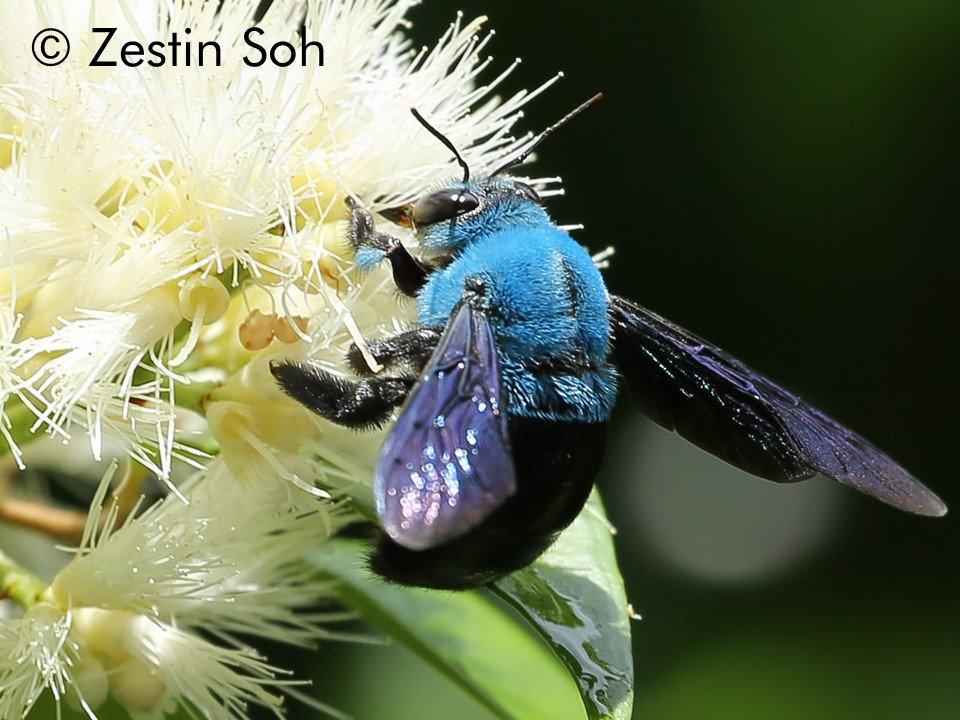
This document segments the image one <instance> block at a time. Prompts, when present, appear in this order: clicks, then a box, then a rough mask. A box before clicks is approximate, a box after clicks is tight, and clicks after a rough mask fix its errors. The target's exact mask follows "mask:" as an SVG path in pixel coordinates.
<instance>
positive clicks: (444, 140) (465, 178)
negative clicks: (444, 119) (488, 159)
mask: <svg viewBox="0 0 960 720" xmlns="http://www.w3.org/2000/svg"><path fill="white" fill-rule="evenodd" d="M410 112H412V113H413V116H414V117H415V118H416V119H417V122H419V123H420V124H421V125H423V126H424V127H425V128H426V129H427V130H428V131H429V132H430V134H431V135H433V136H434V137H435V138H436V139H437V140H439V141H440V142H442V143H443V145H444V147H446V148H447V149H448V150H449V151H450V152H452V153H453V156H454V157H455V158H456V159H457V163H459V165H460V167H462V168H463V182H465V183H467V182H470V168H469V167H467V163H466V161H465V160H464V159H463V158H462V157H460V153H459V152H457V149H456V148H455V147H454V146H453V143H452V142H450V140H448V139H447V136H446V135H444V134H443V133H442V132H440V131H439V130H437V129H436V128H435V127H434V126H433V125H431V124H430V123H428V122H427V121H426V120H424V119H423V115H421V114H420V113H418V112H417V109H416V108H410ZM566 119H567V118H564V120H566ZM560 122H561V123H562V122H563V120H561V121H560Z"/></svg>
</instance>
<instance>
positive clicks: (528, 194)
mask: <svg viewBox="0 0 960 720" xmlns="http://www.w3.org/2000/svg"><path fill="white" fill-rule="evenodd" d="M513 184H514V186H515V187H516V188H517V192H518V193H519V194H520V195H521V196H522V197H524V198H526V199H527V200H530V201H532V202H535V203H537V204H538V205H539V204H540V202H541V200H540V193H538V192H537V191H536V190H534V189H533V188H532V187H530V186H529V185H527V184H526V183H522V182H519V181H517V180H514V183H513Z"/></svg>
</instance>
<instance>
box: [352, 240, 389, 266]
mask: <svg viewBox="0 0 960 720" xmlns="http://www.w3.org/2000/svg"><path fill="white" fill-rule="evenodd" d="M386 256H387V253H386V251H385V250H380V249H379V248H375V247H372V246H370V245H361V246H360V247H359V248H357V267H358V268H360V269H361V270H370V269H371V268H372V267H374V266H375V265H376V264H377V263H379V262H380V261H381V260H383V259H384V258H385V257H386Z"/></svg>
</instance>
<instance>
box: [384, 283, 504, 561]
mask: <svg viewBox="0 0 960 720" xmlns="http://www.w3.org/2000/svg"><path fill="white" fill-rule="evenodd" d="M515 490H516V476H515V472H514V466H513V459H512V457H511V455H510V443H509V439H508V436H507V416H506V407H505V405H504V402H503V391H502V388H501V384H500V367H499V363H498V360H497V348H496V345H495V344H494V337H493V332H492V330H491V329H490V325H489V323H488V322H487V319H486V318H485V317H484V316H483V314H482V313H480V312H478V311H477V310H474V309H473V308H471V306H470V304H469V303H468V302H461V304H460V305H459V306H458V308H457V310H456V311H455V312H454V314H453V316H452V317H451V319H450V320H449V322H448V323H447V327H446V330H445V331H444V333H443V336H442V337H441V338H440V342H439V343H438V344H437V348H436V350H434V352H433V355H432V356H431V357H430V360H429V361H428V362H427V365H426V367H425V368H424V371H423V374H422V375H421V376H420V379H419V381H418V382H417V384H416V386H414V388H413V391H412V392H411V393H410V396H409V397H408V398H407V402H406V404H405V405H404V406H403V409H402V411H401V412H400V417H399V419H398V420H397V424H396V426H395V427H394V428H393V431H392V432H391V433H390V435H389V437H388V438H387V441H386V443H384V446H383V450H381V452H380V459H379V461H378V462H377V468H376V474H375V479H374V497H375V499H376V508H377V515H378V517H379V519H380V524H381V526H382V527H383V529H384V530H385V531H386V532H387V534H388V535H389V536H390V537H391V538H392V539H393V540H394V541H395V542H397V543H398V544H400V545H403V546H404V547H406V548H410V549H412V550H423V549H426V548H430V547H434V546H436V545H441V544H443V543H446V542H448V541H450V540H452V539H454V538H456V537H458V536H459V535H462V534H464V533H465V532H467V531H468V530H470V529H471V528H473V527H475V526H476V525H477V524H479V523H480V522H482V521H483V520H484V519H485V518H486V517H487V516H488V515H490V513H492V512H493V511H494V510H496V509H497V508H498V507H499V506H500V505H501V504H502V503H503V502H504V501H505V500H506V499H507V498H509V497H510V496H511V495H513V493H514V491H515Z"/></svg>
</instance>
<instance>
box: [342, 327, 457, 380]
mask: <svg viewBox="0 0 960 720" xmlns="http://www.w3.org/2000/svg"><path fill="white" fill-rule="evenodd" d="M441 335H443V328H437V327H431V326H429V325H418V326H416V327H414V328H411V329H410V330H405V331H404V332H402V333H398V334H396V335H388V336H387V337H382V338H378V339H376V340H370V341H369V342H368V343H367V347H369V348H370V353H371V354H372V355H373V358H374V360H376V361H377V362H378V363H379V364H380V365H383V366H385V367H390V366H393V365H398V364H406V365H407V367H409V368H410V369H411V370H413V371H414V372H420V370H422V369H423V366H424V365H426V363H427V360H428V359H429V358H430V355H432V354H433V350H434V348H436V347H437V343H438V342H440V336H441ZM347 362H348V363H349V364H350V368H351V369H352V370H353V371H354V372H355V373H356V374H357V375H372V374H373V373H372V372H371V370H370V366H369V365H367V361H366V360H364V358H363V354H362V353H361V352H360V348H358V347H357V346H356V345H352V346H351V347H350V351H349V352H348V353H347Z"/></svg>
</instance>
